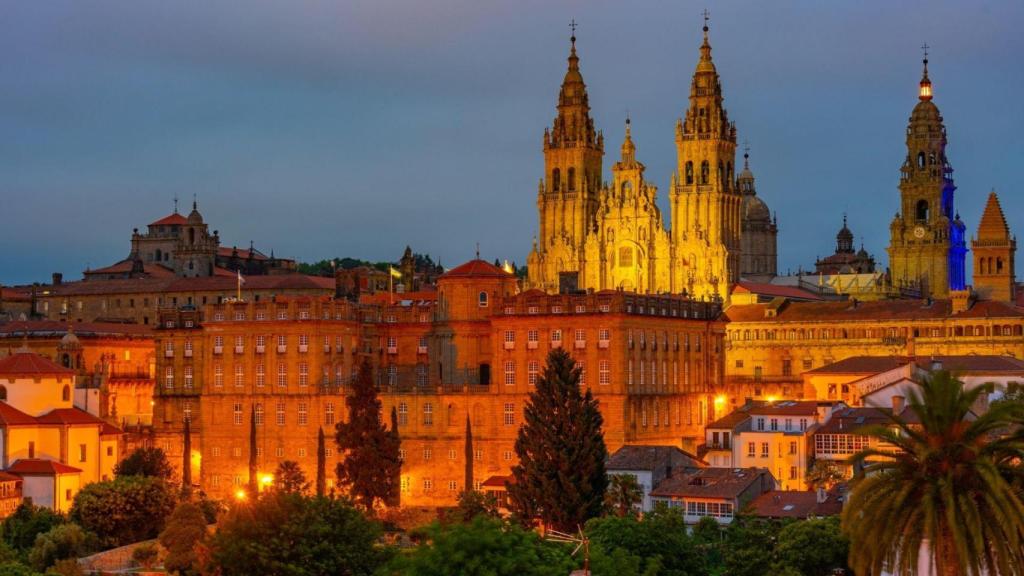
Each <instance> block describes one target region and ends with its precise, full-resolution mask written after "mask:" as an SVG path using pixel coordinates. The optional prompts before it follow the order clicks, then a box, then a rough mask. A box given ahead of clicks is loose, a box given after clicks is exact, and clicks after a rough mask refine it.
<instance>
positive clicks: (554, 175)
mask: <svg viewBox="0 0 1024 576" xmlns="http://www.w3.org/2000/svg"><path fill="white" fill-rule="evenodd" d="M561 189H562V171H561V170H559V169H558V168H555V169H554V170H552V171H551V191H552V192H558V191H559V190H561Z"/></svg>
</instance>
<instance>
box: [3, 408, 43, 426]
mask: <svg viewBox="0 0 1024 576" xmlns="http://www.w3.org/2000/svg"><path fill="white" fill-rule="evenodd" d="M37 424H39V422H37V421H36V419H35V418H34V417H33V416H30V415H28V414H26V413H24V412H22V411H21V410H18V409H17V408H15V407H14V406H11V405H10V404H8V403H7V402H0V425H3V426H35V425H37Z"/></svg>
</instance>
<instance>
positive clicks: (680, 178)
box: [527, 26, 776, 300]
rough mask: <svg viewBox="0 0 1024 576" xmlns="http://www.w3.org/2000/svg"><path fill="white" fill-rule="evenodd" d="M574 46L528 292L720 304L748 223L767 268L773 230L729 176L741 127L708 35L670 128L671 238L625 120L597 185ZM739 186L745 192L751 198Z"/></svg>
mask: <svg viewBox="0 0 1024 576" xmlns="http://www.w3.org/2000/svg"><path fill="white" fill-rule="evenodd" d="M572 40H573V45H572V49H571V51H570V55H569V69H568V71H567V72H566V75H565V79H564V80H563V82H562V88H561V91H560V93H559V100H558V115H557V117H556V118H555V121H554V124H553V126H552V128H551V129H550V130H545V132H544V140H543V148H544V166H545V173H544V177H543V178H542V179H541V182H540V187H539V190H538V193H537V209H538V215H539V230H538V236H537V238H536V239H535V241H534V246H533V249H532V250H531V252H530V255H529V257H528V260H527V264H528V267H529V278H528V285H529V287H531V288H537V289H540V290H543V291H545V292H558V291H564V290H573V289H591V290H606V289H622V290H627V291H635V292H639V293H674V294H681V293H685V294H688V295H691V296H694V297H697V298H705V299H723V300H724V299H726V298H728V295H729V287H730V285H731V284H733V283H735V282H736V281H737V280H738V279H739V275H740V271H741V266H742V264H741V257H740V254H741V250H742V247H741V237H742V235H743V230H744V214H747V215H749V221H748V222H747V225H746V230H747V231H748V232H747V234H748V235H747V238H748V243H749V244H750V247H751V250H752V254H753V255H754V256H753V258H754V260H753V262H754V264H756V266H757V267H758V268H759V269H764V270H771V271H774V270H775V262H774V258H775V249H774V237H775V233H776V228H775V223H774V221H772V219H771V218H770V216H769V215H768V214H767V207H765V206H764V205H763V203H761V202H760V200H759V199H757V198H756V196H755V195H754V190H753V175H752V174H750V173H749V171H747V172H745V173H744V174H743V175H742V176H743V180H742V182H741V181H740V180H739V179H737V177H736V174H735V168H734V164H735V157H736V127H735V125H734V124H733V123H732V122H731V121H730V120H729V117H728V114H727V113H726V111H725V108H724V106H723V92H722V85H721V81H720V80H719V77H718V71H717V69H716V68H715V64H714V63H713V62H712V59H711V45H710V43H709V42H708V36H707V26H705V28H704V41H703V43H702V44H701V47H700V58H699V60H698V62H697V67H696V70H695V72H694V74H693V77H692V80H691V84H690V97H689V104H688V107H687V110H686V115H685V118H683V119H682V120H679V121H678V122H677V125H676V157H677V171H676V173H675V174H674V175H673V176H672V182H671V185H670V186H669V206H670V218H671V222H670V223H671V227H670V229H666V228H665V225H664V223H663V219H662V215H661V212H660V211H659V209H658V207H657V189H656V187H655V186H653V185H652V184H650V183H649V182H648V181H647V180H645V178H644V165H643V164H642V163H640V162H639V161H638V160H637V157H636V146H635V145H634V143H633V140H632V134H631V133H630V126H629V122H628V120H627V124H626V135H625V138H624V142H623V144H622V148H621V158H620V160H619V162H617V163H616V164H615V166H614V167H613V169H612V182H611V183H610V184H606V185H602V183H601V178H602V168H601V165H602V158H603V155H604V138H603V136H602V134H601V132H600V131H598V130H596V129H595V127H594V120H593V119H592V118H591V117H590V106H589V100H588V96H587V91H586V86H585V85H584V83H583V76H582V74H581V73H580V68H579V58H578V57H577V55H576V45H575V40H576V39H575V37H573V39H572ZM742 187H747V188H748V191H747V192H746V197H744V193H741V188H742ZM744 203H746V206H747V208H748V210H747V211H746V212H744V210H743V205H744ZM762 208H763V210H762Z"/></svg>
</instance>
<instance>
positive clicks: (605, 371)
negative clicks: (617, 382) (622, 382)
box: [598, 360, 612, 386]
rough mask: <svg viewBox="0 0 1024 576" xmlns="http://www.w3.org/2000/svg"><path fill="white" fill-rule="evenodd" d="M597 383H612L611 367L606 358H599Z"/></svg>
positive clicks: (605, 384) (604, 384)
mask: <svg viewBox="0 0 1024 576" xmlns="http://www.w3.org/2000/svg"><path fill="white" fill-rule="evenodd" d="M598 383H599V384H601V385H603V386H607V385H608V384H611V383H612V374H611V369H610V368H609V364H608V361H607V360H601V362H600V363H599V364H598Z"/></svg>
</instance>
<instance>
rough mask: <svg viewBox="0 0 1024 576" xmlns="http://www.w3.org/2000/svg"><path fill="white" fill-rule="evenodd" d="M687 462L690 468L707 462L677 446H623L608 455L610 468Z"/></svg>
mask: <svg viewBox="0 0 1024 576" xmlns="http://www.w3.org/2000/svg"><path fill="white" fill-rule="evenodd" d="M674 458H675V459H677V460H682V461H684V462H686V467H688V468H700V467H702V466H706V464H705V463H704V462H703V461H701V460H700V459H698V458H697V457H696V456H694V455H693V454H690V453H688V452H686V451H684V450H681V449H679V448H676V447H675V446H629V445H627V446H623V447H622V448H619V449H618V450H616V451H615V453H614V454H612V455H611V456H609V457H608V461H607V463H606V464H605V468H606V469H608V470H650V471H653V470H655V469H657V468H662V467H664V466H671V465H672V461H673V459H674Z"/></svg>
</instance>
